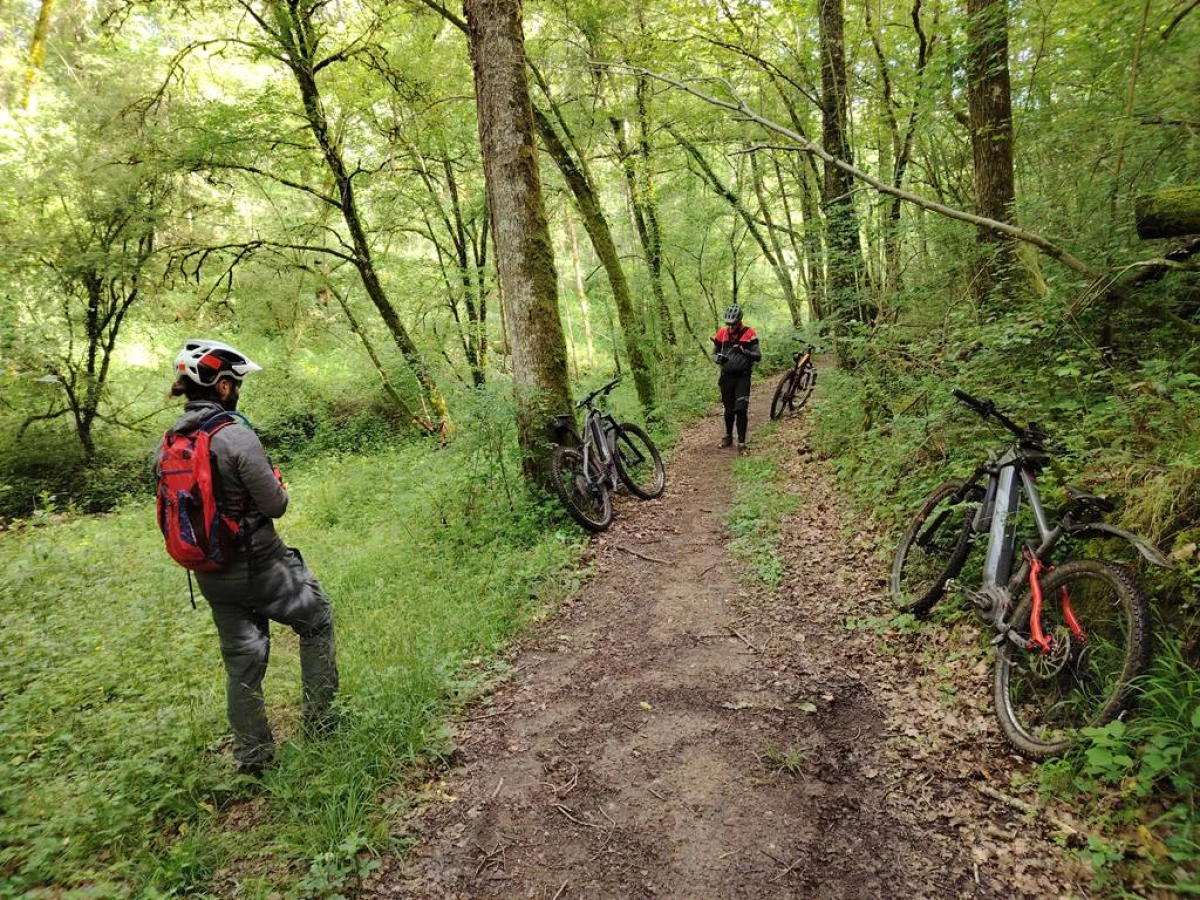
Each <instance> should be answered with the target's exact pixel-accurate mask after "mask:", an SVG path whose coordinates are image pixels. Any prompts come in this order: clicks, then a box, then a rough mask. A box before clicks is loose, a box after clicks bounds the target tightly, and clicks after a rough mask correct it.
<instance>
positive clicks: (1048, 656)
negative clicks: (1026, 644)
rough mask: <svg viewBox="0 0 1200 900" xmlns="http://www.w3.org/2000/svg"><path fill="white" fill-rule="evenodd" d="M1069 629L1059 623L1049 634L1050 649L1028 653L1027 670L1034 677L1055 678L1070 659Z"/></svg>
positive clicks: (1046, 679)
mask: <svg viewBox="0 0 1200 900" xmlns="http://www.w3.org/2000/svg"><path fill="white" fill-rule="evenodd" d="M1071 642H1072V635H1071V629H1070V628H1068V627H1066V626H1065V625H1060V626H1058V627H1057V628H1055V629H1054V631H1053V632H1051V634H1050V650H1049V651H1048V652H1046V653H1041V652H1033V653H1030V654H1029V657H1028V663H1029V671H1030V672H1032V673H1033V675H1034V677H1035V678H1038V679H1040V680H1042V681H1050V680H1052V679H1054V678H1057V677H1058V675H1059V674H1060V673H1061V672H1062V670H1063V669H1064V668H1065V667H1066V665H1067V663H1068V662H1069V661H1070V659H1071Z"/></svg>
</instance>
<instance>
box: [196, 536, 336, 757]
mask: <svg viewBox="0 0 1200 900" xmlns="http://www.w3.org/2000/svg"><path fill="white" fill-rule="evenodd" d="M196 580H197V582H199V585H200V591H201V592H202V593H203V594H204V597H205V599H206V600H207V601H208V603H209V606H211V607H212V617H213V622H215V623H216V626H217V633H218V634H219V635H220V638H221V657H222V658H223V659H224V661H225V692H226V698H227V702H228V709H229V726H230V728H231V729H232V731H233V758H234V760H235V761H236V762H237V764H238V765H239V766H240V767H242V768H244V769H258V768H261V767H263V766H265V765H267V764H269V763H270V762H271V760H272V759H273V758H274V755H275V747H274V740H273V738H272V736H271V728H270V726H269V725H268V724H267V716H266V711H265V709H264V707H263V693H262V683H263V677H264V676H265V675H266V674H267V659H268V657H269V656H270V652H271V630H270V622H272V621H274V622H279V623H280V624H283V625H287V626H288V627H289V628H291V629H292V630H293V631H294V632H296V634H297V635H299V637H300V675H301V680H302V682H303V686H304V697H303V703H302V712H303V715H304V723H305V726H306V727H307V728H311V729H314V730H316V731H322V730H324V729H325V728H326V727H327V726H328V725H329V724H330V718H329V717H330V715H331V713H330V704H331V703H332V702H333V697H334V694H336V693H337V687H338V674H337V658H336V652H335V650H334V638H333V608H332V606H331V605H330V603H329V598H328V597H327V596H325V592H324V591H322V590H321V585H320V584H319V583H318V582H317V579H316V577H315V576H314V575H313V573H312V572H311V571H310V570H309V568H308V566H306V565H305V564H304V559H303V558H302V557H301V556H300V553H299V551H297V550H295V549H292V548H288V549H286V550H285V551H284V552H283V554H282V555H281V556H279V557H277V558H275V559H269V560H254V561H253V562H252V563H251V564H250V565H249V567H248V566H247V563H246V561H245V560H242V561H240V562H238V563H236V564H235V565H233V566H230V567H229V568H228V569H226V570H225V571H223V572H210V573H197V575H196Z"/></svg>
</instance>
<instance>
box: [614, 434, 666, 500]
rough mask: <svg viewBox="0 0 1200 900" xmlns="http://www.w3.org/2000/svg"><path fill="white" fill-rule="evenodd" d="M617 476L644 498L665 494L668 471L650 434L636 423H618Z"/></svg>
mask: <svg viewBox="0 0 1200 900" xmlns="http://www.w3.org/2000/svg"><path fill="white" fill-rule="evenodd" d="M613 450H614V455H615V461H616V464H617V476H618V477H619V478H620V479H621V483H622V484H624V485H625V487H627V488H629V491H630V493H632V494H633V495H634V496H637V497H641V498H642V499H643V500H653V499H654V498H655V497H661V496H662V492H663V491H664V490H665V489H666V487H667V471H666V469H665V468H664V467H663V461H662V456H660V455H659V452H658V448H657V447H655V446H654V442H653V441H652V440H650V435H648V434H646V432H644V431H642V429H641V428H639V427H638V426H636V425H630V424H624V425H618V426H617V428H616V431H615V432H614V434H613Z"/></svg>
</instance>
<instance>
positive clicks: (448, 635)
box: [0, 447, 580, 896]
mask: <svg viewBox="0 0 1200 900" xmlns="http://www.w3.org/2000/svg"><path fill="white" fill-rule="evenodd" d="M469 449H470V448H468V447H464V448H455V449H453V450H451V451H443V452H440V453H432V454H431V453H429V452H428V451H427V450H426V449H424V448H420V447H413V448H408V449H400V450H396V451H392V452H387V453H382V454H378V455H375V456H371V457H363V458H327V459H324V460H321V461H319V462H314V463H313V464H311V465H309V466H307V467H305V468H304V469H301V470H298V471H296V472H294V473H292V477H291V487H292V491H291V492H292V507H291V509H292V511H291V513H290V514H289V515H288V516H287V517H286V518H285V519H284V520H283V522H282V523H281V532H282V533H283V535H284V537H285V539H286V540H287V541H288V542H289V543H294V544H296V545H297V546H299V547H300V548H301V549H302V550H303V552H304V554H305V557H306V559H307V560H308V562H309V563H310V565H311V566H312V568H313V569H314V571H315V572H316V573H317V574H318V577H320V578H321V580H322V583H323V585H324V587H325V588H326V590H327V591H328V593H329V594H330V596H331V597H332V598H333V601H334V606H335V615H336V623H337V624H336V627H337V637H338V644H339V663H340V667H341V674H342V679H343V689H342V694H341V701H340V702H341V703H342V705H343V714H344V717H345V726H344V728H343V729H342V730H341V731H340V732H339V733H338V735H337V736H336V737H334V738H331V739H328V740H326V741H323V742H316V743H311V742H304V741H302V740H299V739H294V738H293V737H291V735H292V734H293V733H294V732H295V730H296V717H297V707H298V696H299V690H300V689H299V676H298V661H297V653H296V650H297V647H296V642H295V640H294V638H293V636H292V635H291V634H290V632H286V629H285V630H283V631H280V630H278V629H276V631H275V641H274V647H273V653H272V656H273V658H272V661H271V666H270V670H269V674H268V677H267V683H266V687H265V690H266V694H267V697H268V704H269V707H270V713H271V717H272V720H273V722H274V725H275V728H276V732H277V737H280V738H282V752H281V756H280V762H279V766H278V768H277V769H276V770H275V771H274V772H272V773H271V774H270V775H269V776H268V777H267V779H266V781H265V783H264V785H263V788H262V798H261V800H259V801H256V802H257V803H259V804H260V805H261V807H262V809H261V817H262V819H263V821H262V822H261V823H260V824H259V825H258V826H257V827H256V829H255V834H254V835H252V836H250V837H248V838H247V837H246V836H245V835H240V834H237V833H229V832H227V831H225V830H224V829H223V827H222V810H224V809H227V808H228V807H229V806H230V804H232V803H234V802H238V801H241V800H245V799H246V798H248V797H250V796H252V795H253V791H254V789H253V787H252V786H251V785H249V784H247V783H245V782H242V781H239V779H237V778H236V777H235V776H234V774H233V771H232V769H231V767H230V763H229V761H228V760H227V757H226V754H225V752H223V751H221V750H220V749H219V748H218V747H217V745H218V744H219V743H220V739H221V736H222V734H223V733H224V731H225V728H226V726H225V721H224V697H223V689H224V681H223V674H222V668H221V661H220V656H219V653H218V648H217V639H216V633H215V629H214V627H213V625H212V622H211V620H210V618H209V616H208V615H207V610H206V607H205V605H204V603H203V601H202V600H201V601H200V610H199V611H197V612H192V611H191V609H190V607H189V604H188V588H187V580H186V578H185V574H184V572H183V571H182V570H181V569H179V568H177V567H175V566H174V565H173V564H172V563H171V561H170V560H169V559H168V558H167V557H166V555H165V553H164V552H163V550H162V547H161V539H160V538H159V536H158V534H157V530H156V529H155V526H154V518H153V510H152V507H151V506H150V505H149V504H148V503H146V502H138V503H134V504H131V505H129V506H128V507H127V508H125V509H122V510H120V511H118V512H116V513H113V514H110V515H106V516H102V517H92V518H79V519H76V520H74V521H70V522H66V523H63V524H60V525H56V526H51V527H31V528H28V529H26V530H25V531H24V533H20V534H12V535H8V536H6V537H5V539H4V540H2V541H0V571H2V572H3V574H2V575H0V596H2V597H3V608H4V611H5V615H4V617H3V620H0V637H2V640H3V643H4V646H5V648H6V651H5V654H4V656H3V658H2V659H0V701H2V704H0V759H2V760H4V765H3V767H2V768H0V804H2V807H3V821H2V824H0V873H2V874H3V880H2V881H0V885H3V886H2V887H0V893H2V894H3V895H6V896H18V895H23V894H24V893H26V892H29V891H35V890H36V889H37V888H38V887H39V886H45V885H56V886H65V887H71V886H83V885H90V886H92V888H94V889H95V890H98V891H100V893H101V894H102V895H104V894H121V893H127V892H129V891H131V890H133V889H135V888H136V889H138V890H142V889H149V888H155V889H158V890H161V891H165V892H170V891H187V890H192V889H194V888H196V887H197V886H200V885H203V884H205V883H206V880H207V879H209V878H210V877H211V875H212V873H213V872H214V871H215V870H216V869H218V868H219V867H221V866H222V865H227V864H228V863H230V862H231V861H232V860H235V859H242V858H245V857H247V856H251V857H253V856H254V855H257V854H262V853H266V854H267V855H268V857H270V858H272V859H276V860H278V859H285V860H298V861H300V865H301V868H302V869H303V868H304V867H305V866H309V867H311V866H312V865H313V864H314V861H315V862H316V863H318V864H320V865H323V866H324V867H325V868H326V869H329V868H330V867H331V866H332V868H334V869H339V868H340V867H344V866H346V865H351V864H352V862H353V860H354V859H355V858H356V855H357V853H358V851H359V850H362V849H369V850H380V849H383V848H384V847H385V846H388V845H389V843H390V841H391V834H390V830H389V829H390V825H389V818H388V816H387V814H386V813H387V810H386V804H385V803H384V802H383V801H382V800H381V797H383V796H386V795H390V790H391V789H394V788H402V787H404V786H405V785H406V784H408V783H409V782H410V781H411V780H412V779H414V778H417V777H420V771H421V770H420V766H421V765H422V764H425V763H428V762H430V761H436V760H437V759H439V758H441V757H443V756H445V755H446V754H448V753H449V752H450V751H451V750H452V745H451V743H450V741H449V739H448V738H447V737H446V732H445V729H444V726H443V725H442V722H443V720H444V717H445V715H446V713H447V712H448V711H450V710H451V709H452V708H453V707H454V706H455V704H457V703H461V702H462V700H463V699H465V698H466V697H468V696H470V695H471V694H472V693H473V692H475V691H477V690H478V689H479V688H480V685H481V684H482V683H483V682H485V681H486V680H487V679H488V677H489V671H490V669H489V668H488V666H487V665H485V664H476V665H471V660H473V659H475V658H477V657H479V658H486V657H487V656H488V655H489V654H492V653H494V652H495V651H496V650H497V649H498V648H499V647H501V646H502V645H503V643H504V641H505V639H506V638H507V637H508V636H509V635H511V634H512V633H513V632H514V631H515V630H517V629H518V628H520V627H521V626H522V625H523V624H525V623H527V622H528V621H529V620H530V619H531V618H533V617H534V616H537V615H538V614H539V613H540V612H541V611H542V610H544V609H546V607H547V605H548V604H549V603H552V602H553V601H554V600H555V599H556V598H558V597H559V596H561V595H563V594H564V593H565V592H567V591H569V590H571V588H572V587H573V585H574V583H575V579H574V576H573V575H572V574H571V572H572V567H573V564H574V561H575V559H576V554H577V551H578V549H579V547H580V538H579V535H578V533H577V532H575V531H574V530H573V529H568V528H566V527H560V526H558V525H555V524H553V522H555V521H557V518H558V517H557V514H556V513H552V511H550V510H546V509H543V508H541V507H539V506H538V505H537V504H536V503H535V502H534V501H532V500H531V499H530V498H529V497H528V496H527V495H526V494H525V493H524V491H523V490H522V489H521V488H520V486H519V485H514V484H510V485H509V491H510V492H511V494H512V496H513V500H512V506H511V508H510V507H509V506H508V504H507V503H506V501H505V500H504V498H505V496H506V492H505V490H504V488H503V486H502V485H501V484H499V483H498V482H499V480H500V475H499V473H498V471H497V470H496V467H495V466H492V467H491V469H490V470H488V471H487V472H482V471H480V472H479V473H478V474H479V475H480V478H481V480H480V482H468V481H467V480H466V479H464V478H463V477H462V473H463V471H464V470H466V471H470V469H471V465H472V458H471V453H470V452H469ZM510 471H511V470H510ZM482 482H490V483H488V484H482ZM481 487H482V488H486V498H487V501H486V502H485V500H484V494H483V492H482V490H480V488H481ZM547 522H550V523H551V524H549V525H547ZM247 848H250V849H249V850H248V849H247ZM329 854H333V857H332V858H331V857H330V856H329ZM327 880H328V879H327Z"/></svg>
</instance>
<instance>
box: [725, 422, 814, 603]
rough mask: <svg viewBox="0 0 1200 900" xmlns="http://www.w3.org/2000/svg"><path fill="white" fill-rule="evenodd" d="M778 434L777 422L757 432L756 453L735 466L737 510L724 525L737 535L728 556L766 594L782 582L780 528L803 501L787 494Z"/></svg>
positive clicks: (731, 512) (734, 509) (753, 451)
mask: <svg viewBox="0 0 1200 900" xmlns="http://www.w3.org/2000/svg"><path fill="white" fill-rule="evenodd" d="M777 432H778V429H777V428H776V425H775V423H774V422H771V423H768V424H765V425H763V426H761V427H760V428H758V429H757V430H756V431H755V433H754V438H755V446H754V448H753V449H752V451H751V452H750V453H747V454H743V455H742V456H739V457H738V458H737V459H736V460H735V461H734V463H733V466H732V471H733V505H732V507H730V510H729V514H728V516H726V520H725V521H726V524H727V525H728V526H729V530H730V531H731V532H732V533H733V540H731V541H730V542H729V546H728V550H729V554H730V555H731V556H732V557H733V558H734V559H736V560H739V561H740V562H741V563H742V564H743V565H745V566H746V567H747V569H748V570H749V571H750V572H752V573H753V575H754V577H755V578H756V580H757V581H758V582H759V583H761V584H762V585H763V586H764V587H766V588H767V589H768V590H774V589H775V588H777V587H779V585H780V584H781V583H782V582H783V576H784V564H783V556H782V554H781V553H780V550H779V544H780V540H781V538H782V528H783V524H784V522H785V521H786V520H787V518H788V516H790V515H792V513H794V512H795V511H796V510H797V509H798V508H799V507H800V497H799V496H797V495H796V494H793V493H790V492H789V491H788V489H787V479H786V476H785V474H784V472H783V468H782V466H781V464H780V463H781V461H782V459H783V456H784V454H785V453H786V452H787V447H786V445H784V444H783V442H782V441H780V440H779V439H778V435H777Z"/></svg>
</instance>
